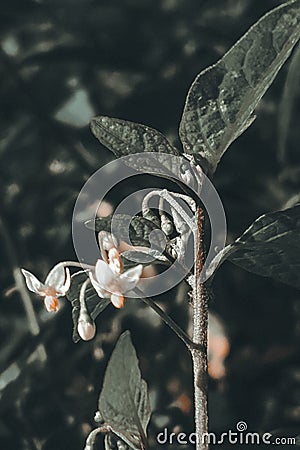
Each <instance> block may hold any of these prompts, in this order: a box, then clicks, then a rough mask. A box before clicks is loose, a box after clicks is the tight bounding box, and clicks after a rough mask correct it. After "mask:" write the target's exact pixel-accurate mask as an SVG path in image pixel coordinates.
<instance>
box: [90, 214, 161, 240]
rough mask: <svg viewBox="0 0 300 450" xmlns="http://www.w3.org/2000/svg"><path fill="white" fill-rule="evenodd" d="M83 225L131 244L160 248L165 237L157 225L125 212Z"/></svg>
mask: <svg viewBox="0 0 300 450" xmlns="http://www.w3.org/2000/svg"><path fill="white" fill-rule="evenodd" d="M85 225H86V226H87V227H88V228H90V229H92V230H94V231H96V232H97V233H99V231H107V232H109V233H113V234H114V236H115V237H116V238H117V239H119V240H123V241H125V242H127V243H128V244H131V245H141V246H145V247H150V246H151V244H152V245H155V246H157V247H158V248H161V245H162V244H163V242H164V241H165V240H166V239H167V238H166V236H165V234H164V233H163V232H162V231H161V229H160V228H159V226H158V225H156V224H155V223H154V222H152V221H150V220H148V219H145V218H144V217H141V216H134V217H131V216H129V215H126V214H114V215H113V216H108V217H99V218H96V219H95V220H89V221H87V222H86V223H85ZM153 232H154V233H153ZM150 235H151V236H150ZM128 241H130V242H128Z"/></svg>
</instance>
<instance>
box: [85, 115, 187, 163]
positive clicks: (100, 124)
mask: <svg viewBox="0 0 300 450" xmlns="http://www.w3.org/2000/svg"><path fill="white" fill-rule="evenodd" d="M91 130H92V133H93V134H94V136H95V137H96V138H97V139H98V140H99V141H100V142H101V144H103V145H105V146H106V147H107V148H108V149H109V150H111V151H112V152H113V153H114V154H115V156H116V157H117V158H120V157H121V156H125V155H131V154H134V153H143V152H156V153H169V154H172V155H178V151H177V150H176V148H174V147H173V146H172V145H171V144H170V143H169V142H168V141H167V139H166V138H165V137H164V136H163V135H162V134H161V133H159V132H158V131H156V130H154V129H153V128H150V127H147V126H145V125H141V124H139V123H134V122H128V121H126V120H121V119H115V118H113V117H104V116H99V117H95V118H94V119H92V120H91Z"/></svg>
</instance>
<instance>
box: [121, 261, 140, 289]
mask: <svg viewBox="0 0 300 450" xmlns="http://www.w3.org/2000/svg"><path fill="white" fill-rule="evenodd" d="M142 271H143V265H142V264H139V265H138V266H136V267H133V268H132V269H129V270H127V271H126V272H124V273H122V274H121V275H120V279H119V283H118V285H119V287H120V290H121V292H123V293H126V292H128V291H131V290H132V289H133V288H135V286H136V285H137V284H138V282H139V280H140V277H141V275H142Z"/></svg>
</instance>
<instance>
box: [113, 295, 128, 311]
mask: <svg viewBox="0 0 300 450" xmlns="http://www.w3.org/2000/svg"><path fill="white" fill-rule="evenodd" d="M110 301H111V302H112V304H113V305H114V307H115V308H118V309H120V308H123V306H124V302H125V298H124V296H123V295H122V294H111V296H110Z"/></svg>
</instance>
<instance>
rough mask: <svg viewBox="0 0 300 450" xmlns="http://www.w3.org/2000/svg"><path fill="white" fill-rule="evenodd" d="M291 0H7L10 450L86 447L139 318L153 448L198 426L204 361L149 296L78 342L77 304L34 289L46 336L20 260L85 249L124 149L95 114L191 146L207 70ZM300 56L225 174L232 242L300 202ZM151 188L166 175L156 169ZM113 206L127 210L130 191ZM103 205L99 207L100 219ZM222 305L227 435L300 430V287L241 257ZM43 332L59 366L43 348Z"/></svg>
mask: <svg viewBox="0 0 300 450" xmlns="http://www.w3.org/2000/svg"><path fill="white" fill-rule="evenodd" d="M280 3H281V2H280V1H273V0H265V1H264V2H260V1H258V0H255V1H250V0H232V1H230V0H226V1H224V0H210V1H204V0H201V1H199V0H197V1H196V0H184V1H183V0H177V1H176V0H162V1H161V2H153V1H150V0H149V1H148V0H143V1H142V2H141V1H139V0H123V1H121V0H116V1H114V2H111V3H108V2H105V1H103V0H98V1H95V0H94V1H93V0H76V1H71V0H65V1H64V2H61V1H60V2H58V1H56V0H52V1H51V2H50V1H47V0H44V1H43V0H39V1H29V0H22V1H21V0H14V1H12V0H10V1H8V0H2V2H1V6H0V25H1V26H0V105H1V106H0V114H1V122H0V156H1V165H0V177H1V183H0V190H1V203H0V205H1V206H0V208H1V209H0V213H1V220H2V221H3V222H1V224H2V225H4V226H2V225H1V271H0V282H1V317H0V337H1V342H2V345H1V350H0V358H1V361H0V363H1V369H0V370H1V372H2V375H1V376H0V396H1V404H0V411H1V419H0V442H1V448H5V450H10V449H16V448H18V449H22V450H27V449H30V450H31V449H43V450H47V449H57V450H60V449H61V450H65V449H66V448H73V449H74V450H77V449H78V450H79V449H81V448H82V447H83V442H84V439H85V436H86V434H87V433H88V431H89V429H90V426H91V425H93V411H94V410H96V406H97V405H96V404H97V396H98V392H99V390H100V387H101V384H102V379H103V373H104V368H105V365H106V363H107V360H108V357H109V355H110V352H111V350H112V348H113V345H114V343H115V341H116V339H117V337H118V335H119V334H120V332H121V331H122V330H123V329H127V328H130V329H131V331H132V338H133V342H134V344H135V347H136V349H137V353H138V355H139V358H140V361H141V368H142V374H143V378H144V379H146V380H147V382H148V384H149V387H150V392H151V398H152V405H154V414H153V417H152V421H151V424H150V429H149V432H150V438H151V439H152V442H155V441H153V439H154V438H155V435H156V433H158V432H159V431H160V430H161V429H162V428H163V427H164V426H165V425H167V426H168V427H169V429H172V428H174V427H175V429H176V430H180V429H183V430H184V431H186V432H188V431H189V430H192V429H193V421H192V412H191V411H188V409H189V403H188V401H187V399H189V398H191V397H192V382H191V373H190V372H191V370H190V361H189V357H188V355H187V353H186V351H185V348H184V346H183V345H182V344H181V342H179V341H178V340H177V339H176V337H175V336H173V335H172V334H171V332H170V331H169V330H168V329H167V328H166V327H165V326H164V325H163V324H161V323H160V322H159V321H158V320H157V319H156V317H155V316H153V314H152V313H151V312H149V311H148V310H147V309H145V308H144V307H143V306H141V305H137V303H136V302H134V301H131V302H128V303H127V306H126V309H125V310H124V311H122V312H116V311H113V310H112V308H111V307H108V308H107V309H106V311H105V312H104V313H103V314H102V316H101V318H100V320H99V321H98V335H97V338H96V339H95V340H93V341H91V342H89V343H82V342H80V343H79V344H77V345H75V344H73V342H72V339H71V336H72V320H71V307H70V304H68V302H65V303H66V304H65V307H64V308H62V310H61V312H60V313H59V314H58V315H55V316H52V315H50V316H49V315H48V314H47V313H46V312H45V311H44V309H43V306H42V302H40V303H39V301H38V299H33V301H34V308H35V311H36V313H37V315H38V319H39V322H40V324H41V335H40V336H39V337H32V335H31V334H30V332H29V329H28V323H27V321H26V317H25V313H24V309H23V306H22V302H21V299H20V295H19V293H18V292H11V291H9V290H10V288H11V287H12V286H13V285H14V279H13V276H12V268H13V267H14V266H15V265H20V266H22V267H26V268H27V269H29V270H33V271H34V272H36V271H37V270H36V269H37V268H38V272H39V273H38V275H41V276H43V275H44V274H45V273H47V271H48V269H49V268H50V267H51V266H53V265H54V264H55V263H56V262H57V261H58V260H65V259H73V258H74V257H75V255H74V254H73V249H72V242H71V234H70V232H71V217H72V208H73V205H74V202H75V199H76V196H77V194H78V192H79V190H80V188H81V186H82V185H83V183H84V181H85V180H86V179H87V178H88V176H89V175H90V174H91V173H93V172H94V171H95V170H96V169H97V168H98V167H99V166H101V165H103V164H105V163H106V162H108V161H109V160H111V159H112V155H111V154H110V152H109V151H108V150H107V149H106V148H104V147H102V146H100V145H99V143H98V142H97V141H96V140H95V139H94V138H93V136H92V135H91V133H90V131H89V129H88V122H89V120H90V118H91V117H92V116H93V115H97V114H101V115H109V116H113V117H120V118H124V119H126V120H132V121H136V122H139V123H145V124H147V125H149V126H151V127H154V128H157V129H159V130H160V131H162V132H163V133H165V134H166V135H167V136H168V138H169V139H170V140H171V142H173V143H175V144H177V145H178V141H177V131H176V130H177V128H178V123H179V120H180V116H181V113H182V108H183V104H184V99H185V96H186V93H187V90H188V87H189V85H190V83H191V82H192V80H193V79H194V77H195V75H196V74H197V73H198V72H199V71H200V70H202V69H203V68H205V67H206V66H208V65H210V64H212V63H214V62H215V61H216V60H217V59H218V58H219V57H220V56H222V55H223V53H224V52H225V51H226V50H227V49H228V48H229V47H230V46H231V45H232V44H233V43H234V42H235V41H236V40H237V38H239V37H240V36H241V35H242V34H243V33H244V32H245V31H246V30H247V28H248V27H249V26H250V25H251V24H253V23H254V22H255V21H256V20H257V19H258V18H259V17H260V16H261V15H262V14H263V13H264V12H266V11H268V10H269V9H271V8H272V7H275V6H277V5H279V4H280ZM299 65H300V52H299V50H297V49H296V50H295V51H294V53H293V55H292V58H291V59H290V60H289V62H288V64H286V65H285V67H284V68H283V70H282V71H281V72H280V74H279V76H278V77H277V79H276V81H275V83H274V84H273V86H272V87H271V89H270V90H269V91H268V93H267V95H266V96H265V97H264V99H263V100H262V102H261V103H260V106H259V108H258V110H257V115H258V119H257V120H256V122H255V123H254V124H253V125H252V127H251V128H250V129H249V130H248V131H247V132H246V133H245V135H243V136H242V137H241V138H240V139H239V140H238V141H237V142H235V143H234V144H233V145H232V147H231V149H230V150H229V151H228V152H227V153H226V155H225V156H224V157H223V159H222V161H221V163H220V165H219V167H218V170H217V172H216V176H215V184H216V187H217V189H218V191H219V193H220V195H221V198H222V200H223V202H224V206H225V210H226V212H227V217H228V225H229V232H230V233H229V240H230V241H231V240H233V238H234V237H236V236H239V235H240V234H241V233H242V232H243V231H244V230H245V228H246V227H247V226H248V225H249V224H250V223H252V222H253V220H254V219H255V218H257V217H258V216H259V215H260V214H262V213H264V212H267V211H272V210H275V209H279V208H282V207H287V206H292V205H293V204H295V203H296V202H297V201H299V198H300V197H299V180H300V177H299V172H300V169H299V153H298V142H299V131H298V129H299V127H298V126H297V124H298V122H299V108H298V106H299V76H298V72H299ZM146 182H147V183H148V185H149V186H151V185H153V186H154V185H155V186H162V183H163V181H161V180H156V179H154V178H151V177H149V179H148V180H146ZM144 183H145V177H139V178H136V179H135V182H134V185H133V183H130V182H127V183H126V184H124V189H123V188H122V195H124V196H126V195H128V194H129V193H130V192H132V190H134V189H136V188H137V187H139V186H140V187H143V186H144ZM109 200H110V202H112V204H116V203H117V202H118V201H119V200H120V192H118V191H113V192H112V194H111V196H110V198H109ZM90 215H91V212H90V211H86V217H84V219H89V217H90ZM7 242H9V245H7ZM7 294H9V295H7ZM181 298H182V292H181V295H177V293H176V291H175V290H173V291H172V292H170V293H169V294H168V295H165V296H164V297H163V298H162V300H161V301H162V302H163V304H164V305H165V306H166V308H167V309H168V311H169V312H170V314H171V315H172V316H173V317H174V318H177V320H178V321H179V322H181V323H182V324H183V325H187V323H188V312H189V307H188V306H187V304H186V301H184V302H182V300H181ZM211 308H212V310H214V311H216V312H218V314H219V315H220V316H221V317H222V318H223V320H224V322H225V324H226V326H227V329H228V333H229V336H230V338H231V353H230V355H229V358H228V360H227V378H226V379H225V380H222V381H220V382H215V381H211V383H210V397H209V401H210V418H211V428H212V430H214V431H217V432H221V431H222V430H227V429H228V428H234V425H235V423H236V422H237V421H239V420H245V421H246V422H247V423H248V424H249V428H251V429H252V430H255V431H261V430H263V431H270V430H274V429H278V430H279V431H278V433H279V435H283V434H284V433H286V434H289V433H292V432H293V430H299V428H300V412H299V404H300V382H299V379H300V358H299V341H300V306H299V294H298V293H297V291H296V290H294V289H293V288H289V287H287V286H285V285H282V284H280V283H279V282H275V281H272V280H270V279H265V278H259V277H258V276H256V275H253V274H250V273H247V272H244V271H243V270H242V269H239V268H238V267H235V266H232V265H230V264H227V263H225V264H224V265H223V266H222V268H221V269H220V271H219V273H218V274H217V276H216V279H215V288H214V291H213V294H212V299H211ZM41 342H42V343H43V344H44V346H45V350H46V353H47V361H46V362H44V363H43V362H41V361H40V360H39V359H38V357H37V353H36V348H37V345H38V344H39V343H41ZM30 355H31V356H30ZM32 355H33V356H32ZM182 394H184V395H185V397H182ZM182 398H184V399H185V401H184V402H183V401H182ZM180 399H181V400H180ZM16 430H17V432H16ZM150 443H151V441H150ZM154 447H155V445H154ZM99 448H101V444H99ZM172 448H174V446H173V447H172ZM222 448H224V447H222Z"/></svg>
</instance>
